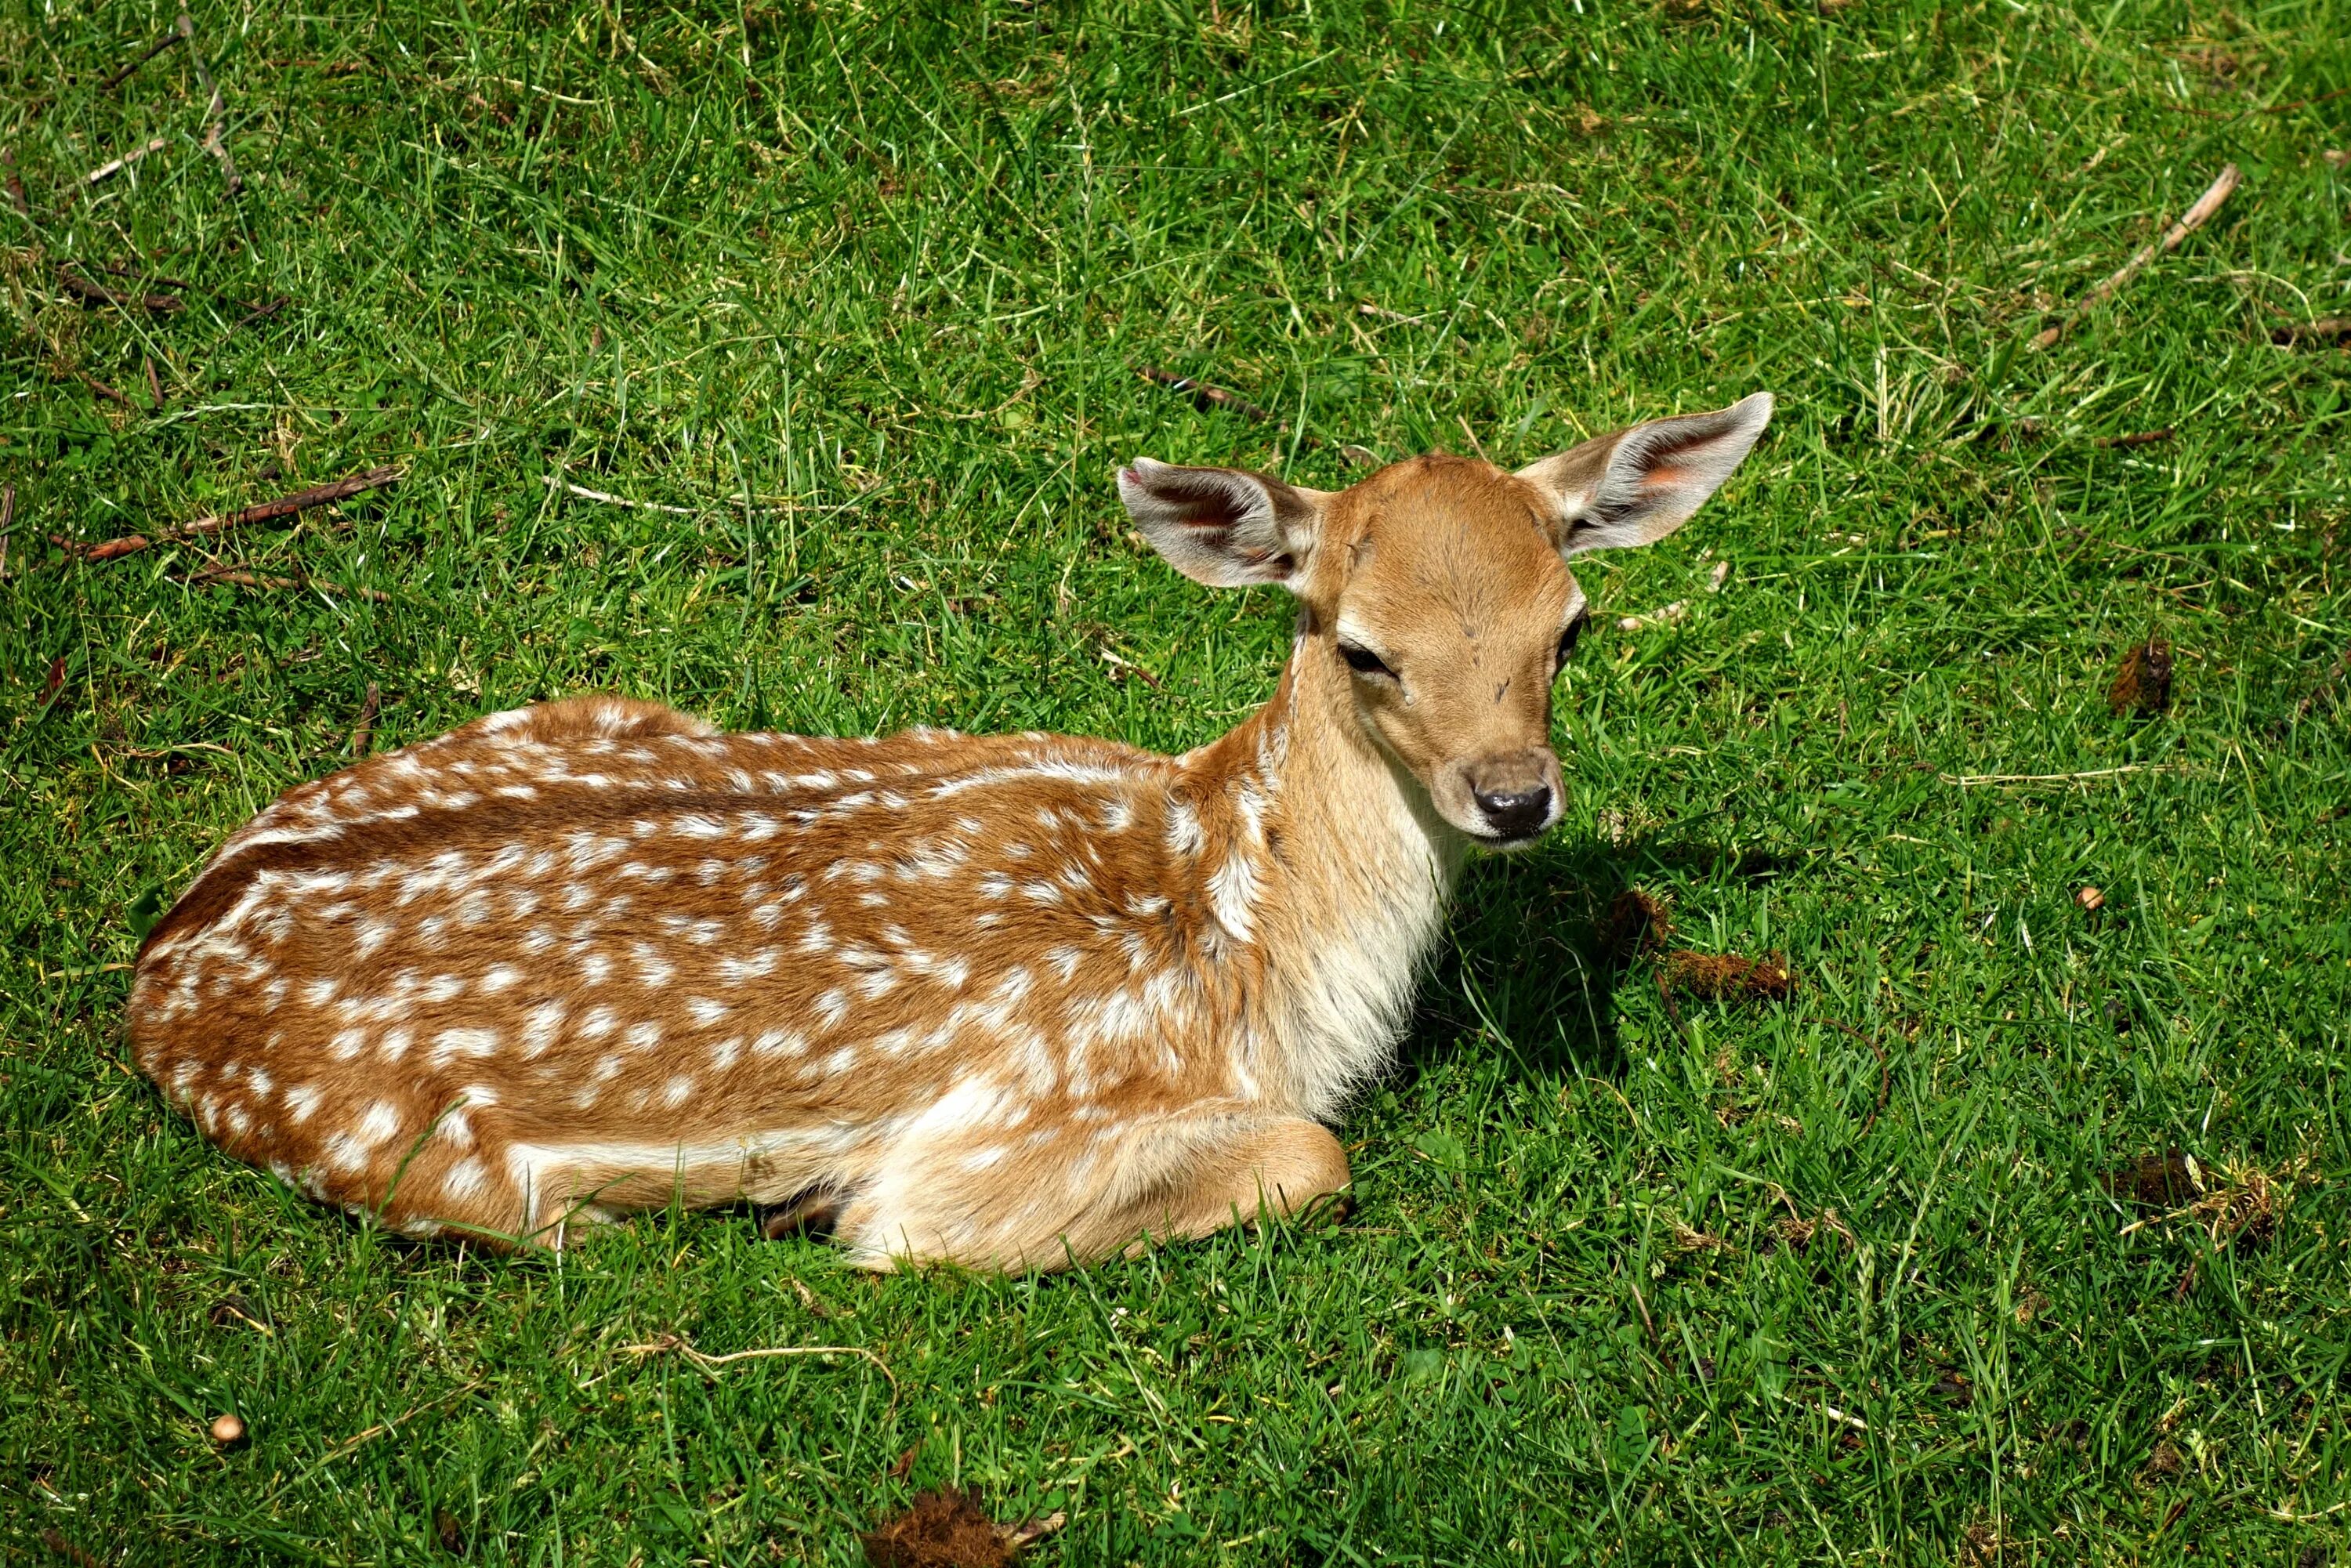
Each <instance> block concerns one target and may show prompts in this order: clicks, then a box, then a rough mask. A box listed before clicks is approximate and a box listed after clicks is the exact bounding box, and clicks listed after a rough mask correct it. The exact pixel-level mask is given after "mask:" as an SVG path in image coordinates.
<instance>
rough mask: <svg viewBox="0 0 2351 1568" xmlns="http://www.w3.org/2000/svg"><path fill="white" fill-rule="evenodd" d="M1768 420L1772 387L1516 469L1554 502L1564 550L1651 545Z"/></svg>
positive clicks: (1555, 536)
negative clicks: (1712, 409) (1726, 406)
mask: <svg viewBox="0 0 2351 1568" xmlns="http://www.w3.org/2000/svg"><path fill="white" fill-rule="evenodd" d="M1769 423H1771V393H1770V392H1756V393H1753V394H1751V395H1750V396H1748V397H1743V398H1741V399H1740V400H1739V401H1738V402H1735V403H1732V404H1731V405H1730V406H1729V408H1719V409H1716V410H1714V411H1713V412H1712V413H1686V414H1682V415H1680V416H1678V417H1677V418H1673V419H1656V420H1651V421H1650V422H1649V423H1646V424H1635V425H1629V426H1627V427H1626V428H1625V429H1623V430H1616V431H1611V432H1610V433H1609V434H1606V435H1595V436H1593V438H1592V439H1591V440H1589V441H1587V442H1585V443H1584V444H1583V445H1581V446H1577V447H1573V448H1571V449H1570V450H1568V451H1566V452H1562V453H1558V454H1555V455H1552V456H1550V457H1546V458H1544V459H1542V460H1541V462H1539V463H1532V464H1530V465H1527V466H1526V467H1524V468H1521V469H1520V470H1519V473H1518V476H1519V477H1520V478H1521V479H1523V480H1525V481H1526V482H1527V483H1529V484H1530V485H1532V486H1534V487H1535V488H1536V489H1537V490H1539V491H1541V492H1542V494H1543V495H1544V497H1546V498H1547V499H1548V500H1549V501H1550V502H1551V503H1552V508H1553V510H1552V516H1551V517H1550V518H1549V519H1548V521H1549V522H1550V524H1551V526H1552V530H1553V531H1552V543H1553V544H1555V545H1556V546H1558V547H1559V553H1560V554H1561V555H1562V556H1578V555H1582V554H1583V553H1584V552H1585V551H1587V550H1595V549H1625V548H1626V547H1628V546H1632V545H1646V544H1654V543H1656V541H1657V540H1659V539H1661V538H1665V537H1666V536H1667V534H1669V533H1672V532H1673V531H1674V530H1675V529H1676V528H1680V527H1681V526H1682V525H1683V524H1684V523H1686V522H1687V521H1689V519H1690V517H1691V515H1692V514H1693V513H1695V512H1696V511H1697V510H1698V507H1700V506H1702V505H1704V504H1705V501H1706V498H1707V497H1708V496H1711V495H1713V494H1714V493H1715V491H1717V490H1718V489H1719V488H1721V486H1722V482H1723V481H1724V480H1725V479H1728V478H1729V477H1730V476H1731V472H1732V471H1733V470H1734V469H1736V468H1737V467H1738V466H1739V465H1740V462H1741V461H1742V460H1743V459H1744V458H1745V457H1746V456H1747V454H1748V452H1749V451H1750V449H1752V448H1753V446H1754V444H1755V438H1756V437H1757V436H1759V435H1761V434H1763V427H1764V426H1765V425H1767V424H1769Z"/></svg>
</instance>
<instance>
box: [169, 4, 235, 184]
mask: <svg viewBox="0 0 2351 1568" xmlns="http://www.w3.org/2000/svg"><path fill="white" fill-rule="evenodd" d="M179 32H180V37H183V38H185V39H186V40H187V41H188V58H189V60H190V61H191V62H193V64H194V66H195V68H196V81H197V84H198V85H199V86H201V87H202V88H203V89H204V92H205V93H206V95H207V96H208V97H209V99H210V100H211V101H210V102H209V103H207V104H206V106H205V108H204V120H205V125H204V151H205V152H209V153H211V154H212V155H213V156H214V158H217V159H219V160H220V166H221V183H223V184H225V185H226V186H227V187H228V193H229V194H230V195H232V196H234V195H235V194H236V193H238V192H239V191H242V190H244V189H245V177H244V176H243V175H241V174H239V173H238V172H236V161H235V159H233V158H231V157H230V156H229V155H228V141H227V140H226V139H225V136H224V135H223V133H222V130H221V108H222V105H221V90H220V89H219V88H218V87H217V86H215V85H214V81H213V73H212V72H211V71H210V70H209V69H207V68H206V67H205V65H204V51H203V50H202V49H200V48H198V47H196V24H195V22H194V21H193V19H192V18H190V16H188V14H187V12H186V11H184V10H183V11H182V12H181V13H180V26H179Z"/></svg>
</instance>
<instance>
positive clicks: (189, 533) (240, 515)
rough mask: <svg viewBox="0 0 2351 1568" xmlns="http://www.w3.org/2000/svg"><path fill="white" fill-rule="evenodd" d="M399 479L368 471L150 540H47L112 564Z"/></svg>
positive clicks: (388, 470) (396, 473) (397, 474)
mask: <svg viewBox="0 0 2351 1568" xmlns="http://www.w3.org/2000/svg"><path fill="white" fill-rule="evenodd" d="M401 478H402V474H401V471H400V470H399V469H398V468H394V467H390V466H386V467H382V468H371V469H369V470H368V471H367V472H366V473H364V474H354V475H352V476H350V478H348V479H338V480H336V481H335V482H334V483H333V484H331V485H319V486H315V487H313V488H311V489H308V490H299V491H297V492H295V493H294V494H293V495H291V496H280V497H278V498H277V499H276V500H274V501H263V502H261V503H259V504H258V505H256V506H251V507H246V508H245V509H244V510H242V511H236V512H225V513H215V514H214V515H213V516H210V517H198V518H197V519H196V520H195V521H194V522H192V523H182V524H181V525H179V526H178V527H177V528H165V529H162V531H161V532H159V533H157V534H156V535H155V537H154V538H148V537H147V536H146V535H144V534H127V535H125V536H124V537H122V538H119V539H108V540H106V541H105V542H104V543H102V544H94V545H82V544H77V543H75V542H74V541H73V540H71V539H68V538H58V537H57V535H55V534H52V535H50V536H49V537H50V539H51V540H52V542H54V543H55V544H57V546H58V547H59V548H61V549H64V550H65V551H66V552H67V553H68V554H70V555H78V556H79V557H81V558H82V559H84V560H90V561H100V560H113V559H117V558H118V557H120V556H126V555H135V554H137V553H138V552H139V551H141V550H143V549H153V548H155V547H156V546H157V545H168V544H177V543H179V542H180V541H182V540H183V539H192V538H201V537H202V536H204V535H206V534H217V533H222V532H225V531H226V530H227V529H230V528H242V527H244V526H245V525H246V524H247V523H266V522H268V521H269V520H271V519H272V518H274V517H292V516H293V515H294V514H295V513H297V512H304V511H308V510H309V509H310V508H311V507H324V506H329V505H331V504H332V503H334V502H336V501H343V500H349V499H350V497H353V496H358V495H362V494H364V493H365V492H367V491H370V490H381V489H382V488H383V487H384V486H387V485H396V484H398V483H399V482H400V480H401Z"/></svg>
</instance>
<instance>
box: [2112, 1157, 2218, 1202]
mask: <svg viewBox="0 0 2351 1568" xmlns="http://www.w3.org/2000/svg"><path fill="white" fill-rule="evenodd" d="M2105 1188H2106V1191H2107V1192H2108V1193H2109V1194H2110V1195H2112V1196H2113V1197H2115V1198H2116V1199H2118V1200H2119V1201H2121V1202H2124V1203H2136V1204H2137V1205H2138V1206H2139V1207H2142V1208H2173V1207H2178V1206H2179V1205H2180V1204H2183V1203H2192V1202H2194V1201H2195V1200H2196V1199H2197V1198H2198V1197H2201V1196H2203V1192H2204V1173H2203V1172H2202V1171H2201V1170H2200V1169H2199V1168H2198V1166H2197V1164H2196V1162H2195V1161H2194V1160H2192V1159H2189V1157H2188V1156H2187V1155H2184V1154H2182V1153H2180V1152H2179V1150H2178V1149H2166V1150H2164V1151H2163V1153H2161V1154H2159V1155H2140V1156H2139V1157H2138V1158H2137V1159H2135V1160H2133V1161H2131V1162H2130V1163H2129V1164H2128V1165H2126V1166H2123V1167H2122V1168H2121V1169H2119V1170H2115V1171H2109V1172H2108V1173H2107V1174H2106V1176H2105Z"/></svg>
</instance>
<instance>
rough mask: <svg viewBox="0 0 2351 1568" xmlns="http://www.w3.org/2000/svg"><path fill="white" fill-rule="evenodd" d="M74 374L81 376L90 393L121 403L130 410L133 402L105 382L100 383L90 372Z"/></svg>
mask: <svg viewBox="0 0 2351 1568" xmlns="http://www.w3.org/2000/svg"><path fill="white" fill-rule="evenodd" d="M74 374H76V375H78V376H79V377H80V378H81V379H82V382H83V384H84V385H86V386H88V387H89V390H90V391H92V392H96V393H97V394H98V395H99V396H100V397H102V398H107V399H110V400H111V401H112V402H119V403H120V404H121V405H122V406H123V407H125V408H129V407H130V406H131V400H130V399H129V398H127V397H125V396H123V395H122V394H121V393H120V392H117V391H115V390H114V389H113V388H112V387H110V386H108V385H107V384H106V383H105V382H102V381H99V379H98V378H97V377H96V376H94V375H91V374H90V373H89V371H75V372H74Z"/></svg>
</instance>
